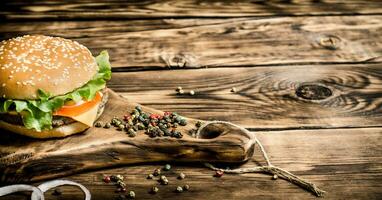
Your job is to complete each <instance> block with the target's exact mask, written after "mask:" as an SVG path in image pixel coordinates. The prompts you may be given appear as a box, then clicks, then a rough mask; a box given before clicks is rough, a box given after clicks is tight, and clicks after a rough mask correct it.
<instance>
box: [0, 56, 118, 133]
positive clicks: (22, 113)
mask: <svg viewBox="0 0 382 200" xmlns="http://www.w3.org/2000/svg"><path fill="white" fill-rule="evenodd" d="M96 61H97V64H98V67H99V70H98V72H97V74H96V75H95V76H94V77H93V79H92V80H90V81H89V82H88V83H86V84H85V85H84V86H82V87H81V88H78V89H76V90H74V91H72V92H70V93H68V94H65V95H60V96H51V95H50V94H48V93H46V92H44V91H42V90H38V97H39V99H38V100H12V99H0V120H2V121H5V122H7V123H11V124H17V125H23V126H25V127H26V128H28V129H35V130H37V131H41V130H49V129H52V128H54V127H58V126H62V125H67V124H71V123H74V122H81V123H83V124H86V125H88V126H91V125H92V124H93V122H94V120H95V119H96V117H97V116H98V115H99V112H100V110H102V108H103V106H104V105H105V103H106V101H107V94H106V93H105V90H104V88H105V86H106V81H107V80H109V79H110V78H111V67H110V63H109V55H108V54H107V52H106V51H103V52H101V54H100V55H99V56H97V57H96Z"/></svg>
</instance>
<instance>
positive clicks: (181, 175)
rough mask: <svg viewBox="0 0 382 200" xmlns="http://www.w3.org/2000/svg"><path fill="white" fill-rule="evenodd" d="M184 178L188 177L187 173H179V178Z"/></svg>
mask: <svg viewBox="0 0 382 200" xmlns="http://www.w3.org/2000/svg"><path fill="white" fill-rule="evenodd" d="M184 178H186V175H185V174H184V173H180V174H179V175H178V179H181V180H182V179H184Z"/></svg>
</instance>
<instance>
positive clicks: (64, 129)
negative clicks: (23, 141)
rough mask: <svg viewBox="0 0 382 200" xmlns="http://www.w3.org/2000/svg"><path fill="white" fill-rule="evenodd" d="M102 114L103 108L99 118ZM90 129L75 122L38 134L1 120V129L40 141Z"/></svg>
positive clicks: (32, 130)
mask: <svg viewBox="0 0 382 200" xmlns="http://www.w3.org/2000/svg"><path fill="white" fill-rule="evenodd" d="M102 112H103V107H102V108H100V110H99V112H98V114H97V118H98V117H99V116H100V115H101V114H102ZM88 128H89V126H87V125H85V124H83V123H81V122H74V123H71V124H68V125H63V126H59V127H56V128H53V129H50V130H44V131H41V132H38V131H35V130H34V129H27V128H25V127H24V126H19V125H14V124H10V123H7V122H4V121H1V120H0V129H4V130H8V131H11V132H13V133H17V134H20V135H25V136H28V137H32V138H39V139H46V138H61V137H66V136H69V135H73V134H76V133H81V132H83V131H85V130H86V129H88Z"/></svg>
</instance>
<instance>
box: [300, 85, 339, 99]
mask: <svg viewBox="0 0 382 200" xmlns="http://www.w3.org/2000/svg"><path fill="white" fill-rule="evenodd" d="M332 94H333V93H332V91H331V90H330V89H329V88H327V87H325V86H323V85H316V84H305V85H301V86H299V87H298V88H297V89H296V95H297V96H298V97H301V98H303V99H308V100H323V99H326V98H328V97H330V96H332Z"/></svg>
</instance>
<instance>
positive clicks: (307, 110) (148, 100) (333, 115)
mask: <svg viewBox="0 0 382 200" xmlns="http://www.w3.org/2000/svg"><path fill="white" fill-rule="evenodd" d="M381 83H382V65H381V64H367V65H303V66H284V67H279V66H274V67H255V68H253V67H249V68H237V67H236V68H235V67H232V68H214V69H195V70H173V71H165V70H163V71H144V72H128V73H114V74H113V77H112V80H111V81H110V82H109V87H110V88H112V89H114V90H115V91H117V92H119V93H121V94H122V95H124V96H126V97H128V98H129V99H131V100H132V101H135V102H139V103H141V104H143V105H146V106H149V107H153V108H156V109H160V110H170V111H176V112H178V113H181V114H183V115H185V116H190V117H198V118H201V119H205V120H213V119H215V120H225V121H232V122H235V123H237V124H240V125H242V126H245V127H247V128H253V129H256V130H258V129H290V128H302V127H303V128H338V127H364V126H381V125H382V124H381V122H382V115H381V111H382V110H381V108H382V106H381V105H382V93H381V91H382V84H381ZM306 85H313V86H317V87H319V88H325V89H327V90H329V91H330V92H331V93H330V94H329V95H328V96H321V97H322V98H321V99H314V98H313V99H309V98H306V97H305V98H304V96H302V95H301V94H300V96H298V91H299V89H301V88H303V87H304V86H306ZM178 86H181V87H183V89H184V90H185V92H186V94H184V95H177V94H176V92H175V89H176V88H177V87H178ZM301 86H302V87H301ZM232 87H235V88H236V89H237V92H236V93H232V92H230V90H231V88H232ZM190 90H194V91H195V93H196V94H195V95H194V96H191V95H188V94H187V93H188V91H190ZM300 92H301V91H300ZM309 92H311V93H310V95H313V97H314V96H315V95H319V93H317V92H318V91H314V90H308V91H305V95H309ZM321 95H322V94H321ZM308 97H309V96H308Z"/></svg>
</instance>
